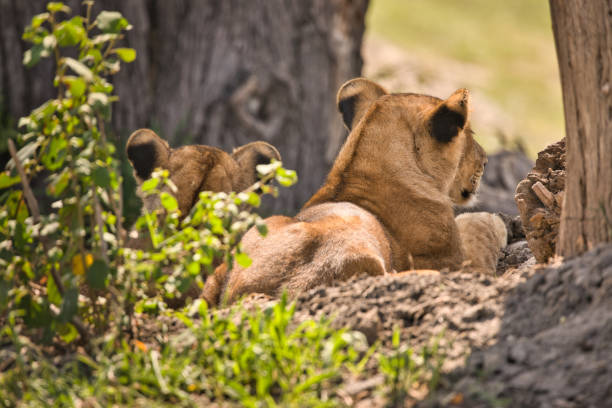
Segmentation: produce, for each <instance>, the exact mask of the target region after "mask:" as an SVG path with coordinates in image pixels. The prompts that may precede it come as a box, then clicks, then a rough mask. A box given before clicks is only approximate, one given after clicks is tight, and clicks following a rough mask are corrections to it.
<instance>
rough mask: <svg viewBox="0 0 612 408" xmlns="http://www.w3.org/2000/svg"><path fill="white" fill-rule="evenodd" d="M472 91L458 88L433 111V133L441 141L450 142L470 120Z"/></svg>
mask: <svg viewBox="0 0 612 408" xmlns="http://www.w3.org/2000/svg"><path fill="white" fill-rule="evenodd" d="M469 110H470V91H468V90H467V89H463V88H461V89H457V90H456V91H455V93H453V94H452V95H451V96H450V97H449V98H448V99H447V100H445V101H442V102H440V104H439V105H438V106H437V107H436V108H435V109H434V110H433V111H432V113H431V114H430V116H429V126H430V130H431V135H432V136H433V137H434V138H435V139H436V140H437V141H438V142H441V143H448V142H450V141H451V140H453V138H454V137H455V136H457V135H458V134H459V132H460V131H461V130H463V128H464V127H465V125H466V124H467V123H468V121H469Z"/></svg>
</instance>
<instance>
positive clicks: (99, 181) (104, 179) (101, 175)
mask: <svg viewBox="0 0 612 408" xmlns="http://www.w3.org/2000/svg"><path fill="white" fill-rule="evenodd" d="M91 178H92V179H93V181H94V182H95V183H96V185H97V186H99V187H102V188H110V184H111V178H110V174H109V173H108V169H107V168H106V167H102V166H99V167H96V168H94V169H93V171H92V172H91Z"/></svg>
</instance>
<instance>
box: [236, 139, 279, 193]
mask: <svg viewBox="0 0 612 408" xmlns="http://www.w3.org/2000/svg"><path fill="white" fill-rule="evenodd" d="M232 158H233V159H234V160H236V162H237V163H238V166H240V169H241V170H242V172H243V177H244V181H245V183H246V185H245V186H244V187H245V188H246V187H247V186H249V185H252V184H254V183H255V182H256V181H257V180H258V176H257V166H258V165H259V164H268V163H270V161H271V160H272V159H275V160H278V161H281V155H280V153H279V152H278V150H277V149H276V147H274V146H272V145H271V144H270V143H266V142H261V141H258V142H251V143H247V144H245V145H244V146H240V147H237V148H235V149H234V151H233V152H232Z"/></svg>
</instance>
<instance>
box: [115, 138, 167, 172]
mask: <svg viewBox="0 0 612 408" xmlns="http://www.w3.org/2000/svg"><path fill="white" fill-rule="evenodd" d="M125 151H126V153H127V157H128V159H129V160H130V163H131V164H132V167H134V174H135V176H136V178H137V180H138V179H140V180H139V181H141V182H142V181H143V180H146V179H148V178H150V177H151V173H152V172H153V170H154V169H155V168H157V167H162V168H163V167H166V165H167V163H168V158H169V156H170V146H169V145H168V142H166V141H165V140H164V139H162V138H161V137H159V136H158V135H157V133H155V132H154V131H152V130H151V129H138V130H137V131H135V132H134V133H132V134H131V135H130V137H129V139H128V141H127V144H126V147H125Z"/></svg>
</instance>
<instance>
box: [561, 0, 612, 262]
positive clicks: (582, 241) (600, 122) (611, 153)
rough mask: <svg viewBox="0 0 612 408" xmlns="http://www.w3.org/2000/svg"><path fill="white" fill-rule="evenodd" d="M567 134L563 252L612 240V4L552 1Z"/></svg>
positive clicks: (602, 0) (603, 0)
mask: <svg viewBox="0 0 612 408" xmlns="http://www.w3.org/2000/svg"><path fill="white" fill-rule="evenodd" d="M550 8H551V15H552V21H553V30H554V34H555V42H556V47H557V56H558V59H559V69H560V73H561V85H562V89H563V104H564V109H565V126H566V133H567V149H568V154H567V181H566V193H565V201H564V204H563V212H562V215H561V225H560V232H559V240H558V245H557V253H558V254H559V255H562V256H566V257H567V256H573V255H578V254H580V253H582V252H584V251H586V250H589V249H591V248H592V247H593V246H595V245H596V244H598V243H601V242H606V241H612V89H611V88H612V0H576V1H565V0H550Z"/></svg>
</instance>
